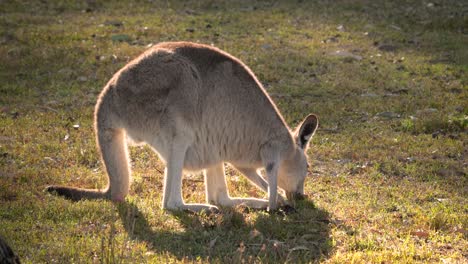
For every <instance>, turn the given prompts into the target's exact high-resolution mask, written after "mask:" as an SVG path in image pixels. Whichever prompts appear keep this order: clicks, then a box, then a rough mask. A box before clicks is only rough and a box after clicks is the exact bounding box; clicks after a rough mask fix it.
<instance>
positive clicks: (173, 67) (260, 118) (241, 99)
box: [46, 42, 318, 211]
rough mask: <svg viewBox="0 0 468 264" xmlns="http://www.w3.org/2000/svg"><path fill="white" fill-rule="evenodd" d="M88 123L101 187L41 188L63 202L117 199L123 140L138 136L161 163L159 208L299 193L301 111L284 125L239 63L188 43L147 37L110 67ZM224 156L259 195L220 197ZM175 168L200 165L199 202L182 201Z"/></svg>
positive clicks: (277, 199)
mask: <svg viewBox="0 0 468 264" xmlns="http://www.w3.org/2000/svg"><path fill="white" fill-rule="evenodd" d="M94 120H95V122H94V127H95V132H96V139H97V145H98V147H99V149H100V152H101V156H102V160H103V163H104V166H105V169H106V172H107V175H108V179H109V181H108V182H109V183H108V186H107V187H106V188H105V189H104V190H92V189H80V188H72V187H62V186H49V187H47V189H46V190H47V191H49V192H52V193H56V194H58V195H61V196H64V197H66V198H68V199H71V200H80V199H100V198H102V199H111V200H112V201H116V202H119V201H123V200H124V198H125V196H126V195H127V194H128V192H129V186H130V168H129V158H128V151H127V145H128V144H131V143H134V144H141V143H146V144H149V145H150V146H151V148H152V149H153V150H154V151H155V152H156V153H157V154H158V156H159V157H160V159H161V160H163V161H164V163H165V165H166V168H165V172H164V192H163V199H162V208H164V209H170V210H191V211H200V210H216V209H217V207H216V206H235V205H238V204H245V205H247V206H249V207H253V208H268V209H269V210H274V209H276V208H277V206H278V204H279V203H283V202H284V198H283V197H282V196H281V195H279V193H278V187H280V188H281V189H283V190H284V191H285V193H286V197H287V199H288V200H294V199H296V198H299V197H301V196H302V195H303V193H304V180H305V177H306V175H307V168H308V164H307V158H306V154H305V153H306V150H307V147H308V143H309V141H310V139H311V137H312V135H313V134H314V132H315V130H316V129H317V126H318V119H317V117H316V116H315V115H313V114H310V115H308V116H307V117H306V118H305V119H304V121H303V122H302V123H301V124H300V125H299V126H298V127H297V128H296V129H295V130H294V131H291V130H290V129H289V127H288V126H287V124H286V122H285V121H284V119H283V117H282V116H281V114H280V113H279V111H278V109H277V108H276V106H275V104H274V103H273V101H272V100H271V98H270V97H269V96H268V94H267V92H266V91H265V89H264V88H263V87H262V85H261V84H260V82H259V81H258V80H257V78H256V77H255V75H254V74H253V73H252V71H251V70H250V69H249V68H248V67H247V66H246V65H244V64H243V63H242V62H241V61H240V60H239V59H237V58H235V57H234V56H232V55H230V54H228V53H226V52H224V51H222V50H220V49H217V48H215V47H212V46H208V45H202V44H195V43H190V42H166V43H160V44H157V45H155V46H153V47H152V48H150V49H149V50H147V51H146V52H144V53H143V54H141V55H140V56H139V57H137V58H136V59H134V60H133V61H131V62H130V63H128V64H127V65H126V66H125V67H123V68H122V69H120V70H119V71H118V72H117V73H116V74H115V75H114V76H113V77H112V79H111V80H110V81H109V82H108V83H107V85H106V86H105V87H104V89H103V91H102V92H101V94H100V95H99V98H98V100H97V104H96V108H95V115H94ZM225 162H226V163H229V164H231V165H232V166H234V167H235V168H236V169H237V170H238V171H239V172H241V173H242V174H244V175H245V176H246V177H247V178H248V179H249V180H250V181H251V182H252V183H253V184H254V185H256V186H258V187H259V188H261V189H262V190H264V191H266V192H267V193H268V200H265V199H256V198H232V197H230V196H229V194H228V190H227V186H226V179H225V173H224V163H225ZM261 168H264V169H265V171H266V179H265V178H263V177H262V176H261V175H260V173H259V172H258V170H259V169H261ZM184 170H186V171H200V170H203V171H204V178H205V185H206V189H205V191H206V200H207V204H186V203H184V201H183V198H182V174H183V171H184Z"/></svg>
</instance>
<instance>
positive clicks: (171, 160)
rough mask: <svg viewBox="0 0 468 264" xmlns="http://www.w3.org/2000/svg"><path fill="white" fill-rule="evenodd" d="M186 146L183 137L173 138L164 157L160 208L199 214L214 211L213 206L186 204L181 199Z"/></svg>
mask: <svg viewBox="0 0 468 264" xmlns="http://www.w3.org/2000/svg"><path fill="white" fill-rule="evenodd" d="M187 148H188V144H187V143H186V142H185V140H184V138H183V137H177V136H176V137H175V138H174V139H172V140H171V144H170V147H169V151H168V156H167V157H166V169H165V171H164V193H163V201H162V207H163V209H169V210H189V211H194V212H199V211H203V210H208V211H211V210H216V209H217V208H216V207H215V206H211V205H208V204H186V203H184V201H183V198H182V173H183V166H184V160H185V154H186V152H187Z"/></svg>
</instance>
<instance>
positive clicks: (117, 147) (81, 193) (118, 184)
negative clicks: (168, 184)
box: [46, 89, 130, 201]
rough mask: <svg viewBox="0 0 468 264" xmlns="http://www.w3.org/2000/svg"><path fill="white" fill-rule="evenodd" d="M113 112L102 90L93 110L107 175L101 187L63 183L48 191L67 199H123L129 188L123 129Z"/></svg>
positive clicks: (107, 96) (107, 95)
mask: <svg viewBox="0 0 468 264" xmlns="http://www.w3.org/2000/svg"><path fill="white" fill-rule="evenodd" d="M118 118H119V117H118V115H116V114H115V109H114V103H113V101H112V96H109V93H108V89H105V90H104V91H103V92H102V93H101V96H100V98H99V100H98V103H97V105H96V111H95V116H94V119H95V124H94V127H95V131H96V139H97V143H98V147H99V150H100V152H101V156H102V161H103V163H104V167H105V169H106V172H107V176H108V180H109V181H108V182H109V184H108V186H107V187H106V188H105V189H104V190H96V189H80V188H73V187H63V186H49V187H47V188H46V191H47V192H51V193H55V194H58V195H60V196H63V197H65V198H68V199H70V200H74V201H77V200H81V199H111V200H113V201H123V200H124V199H125V196H126V195H127V194H128V191H129V188H130V168H129V158H128V150H127V143H126V132H125V130H124V129H123V128H120V127H119V125H116V124H119V123H120V122H119V119H118Z"/></svg>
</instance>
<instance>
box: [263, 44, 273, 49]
mask: <svg viewBox="0 0 468 264" xmlns="http://www.w3.org/2000/svg"><path fill="white" fill-rule="evenodd" d="M262 49H264V50H270V49H271V44H264V45H262Z"/></svg>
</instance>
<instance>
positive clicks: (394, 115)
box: [376, 112, 401, 119]
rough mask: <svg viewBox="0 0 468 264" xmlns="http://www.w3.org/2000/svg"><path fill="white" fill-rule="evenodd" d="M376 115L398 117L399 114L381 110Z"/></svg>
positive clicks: (389, 117) (390, 117)
mask: <svg viewBox="0 0 468 264" xmlns="http://www.w3.org/2000/svg"><path fill="white" fill-rule="evenodd" d="M376 116H377V117H383V118H388V119H393V118H400V116H401V115H400V114H398V113H395V112H381V113H378V114H377V115H376Z"/></svg>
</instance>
